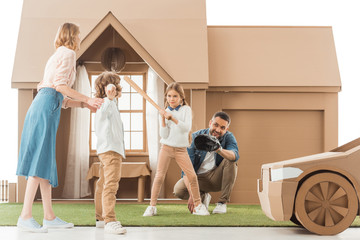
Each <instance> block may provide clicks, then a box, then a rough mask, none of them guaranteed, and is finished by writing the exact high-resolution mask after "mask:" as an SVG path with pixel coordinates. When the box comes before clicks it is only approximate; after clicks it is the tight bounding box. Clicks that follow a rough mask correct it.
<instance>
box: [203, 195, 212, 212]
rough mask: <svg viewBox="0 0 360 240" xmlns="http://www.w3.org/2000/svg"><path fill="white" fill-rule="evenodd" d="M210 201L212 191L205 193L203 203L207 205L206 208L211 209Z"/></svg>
mask: <svg viewBox="0 0 360 240" xmlns="http://www.w3.org/2000/svg"><path fill="white" fill-rule="evenodd" d="M210 201H211V195H210V193H205V196H204V201H203V204H204V205H205V207H206V209H209V204H210Z"/></svg>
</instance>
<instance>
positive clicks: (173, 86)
mask: <svg viewBox="0 0 360 240" xmlns="http://www.w3.org/2000/svg"><path fill="white" fill-rule="evenodd" d="M170 90H174V91H176V92H177V93H178V94H179V95H180V98H181V101H182V102H181V103H180V104H181V105H189V104H188V103H187V102H186V101H185V92H184V89H183V87H182V86H181V85H180V84H179V83H177V82H173V83H170V84H169V85H168V86H167V88H166V91H165V108H167V107H168V106H169V103H168V102H167V100H166V96H167V94H168V92H169V91H170Z"/></svg>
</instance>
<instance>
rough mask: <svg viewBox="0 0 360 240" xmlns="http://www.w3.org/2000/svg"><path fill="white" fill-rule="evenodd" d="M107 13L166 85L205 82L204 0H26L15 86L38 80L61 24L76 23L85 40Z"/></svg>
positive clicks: (14, 69)
mask: <svg viewBox="0 0 360 240" xmlns="http://www.w3.org/2000/svg"><path fill="white" fill-rule="evenodd" d="M109 12H111V14H112V16H113V17H114V18H116V19H117V20H118V22H119V23H120V24H121V25H122V26H123V27H124V29H126V31H127V32H128V35H129V36H132V37H133V38H134V39H136V41H137V42H138V44H139V46H141V49H142V50H143V52H147V53H148V56H151V57H152V58H153V60H154V61H153V62H152V63H151V64H156V65H157V66H155V68H158V69H159V67H160V68H162V73H159V72H158V74H159V76H160V77H161V78H163V80H164V81H166V82H169V81H178V82H197V83H208V79H209V77H208V49H207V26H206V9H205V0H197V1H193V0H172V1H168V0H152V1H148V0H135V1H134V0H103V1H96V0H91V1H89V0H76V1H73V0H61V1H48V0H24V3H23V10H22V16H21V23H20V32H19V37H18V44H17V50H16V55H15V62H14V68H13V75H12V83H13V87H17V86H21V85H22V86H26V83H37V82H39V81H41V80H42V77H43V71H44V67H45V64H46V61H47V60H48V58H49V57H50V55H51V54H52V53H53V52H54V47H53V41H54V37H55V35H56V31H57V28H58V26H59V25H60V24H62V23H64V22H74V23H77V24H79V25H80V31H81V36H82V38H83V39H84V40H85V39H86V36H88V35H89V33H91V32H92V30H93V29H94V28H95V27H96V26H97V25H98V24H99V23H100V22H101V20H103V19H104V18H105V17H106V16H107V15H108V14H109ZM104 30H105V29H104ZM93 40H95V39H93ZM83 50H86V49H83ZM78 57H79V55H78ZM144 60H145V61H146V59H144ZM148 64H149V65H150V67H154V66H152V65H151V64H150V63H149V62H148ZM154 70H155V71H156V69H154ZM165 73H166V74H167V76H163V74H165ZM164 78H165V79H164ZM14 83H24V84H20V85H19V84H18V85H16V84H14Z"/></svg>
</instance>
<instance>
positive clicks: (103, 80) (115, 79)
mask: <svg viewBox="0 0 360 240" xmlns="http://www.w3.org/2000/svg"><path fill="white" fill-rule="evenodd" d="M110 83H111V84H114V85H115V87H116V96H115V97H120V96H121V90H122V89H121V86H120V77H119V75H117V74H116V73H114V72H109V71H105V72H103V73H101V74H100V75H99V76H98V77H97V78H96V80H95V91H96V93H95V97H97V98H104V97H106V92H105V87H106V86H107V85H108V84H110Z"/></svg>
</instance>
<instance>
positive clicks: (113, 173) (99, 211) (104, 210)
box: [94, 72, 126, 234]
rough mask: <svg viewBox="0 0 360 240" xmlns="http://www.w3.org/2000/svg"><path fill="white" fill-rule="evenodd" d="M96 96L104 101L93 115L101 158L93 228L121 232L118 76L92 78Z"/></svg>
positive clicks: (121, 136)
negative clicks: (117, 210)
mask: <svg viewBox="0 0 360 240" xmlns="http://www.w3.org/2000/svg"><path fill="white" fill-rule="evenodd" d="M95 90H96V94H95V97H99V98H104V100H105V101H104V104H103V105H102V106H101V108H100V109H99V110H98V111H97V112H96V114H95V134H96V136H97V145H96V149H97V154H98V156H99V160H100V171H99V173H100V178H99V180H98V181H97V183H96V190H95V198H94V200H95V212H96V227H100V228H102V227H104V224H105V231H104V232H106V233H113V234H123V233H126V229H125V228H123V227H122V226H121V223H120V222H119V221H116V216H115V204H116V192H117V191H118V187H119V181H120V178H121V163H122V160H123V159H125V145H124V128H123V123H122V121H121V118H120V112H119V109H118V105H117V98H119V97H120V96H121V87H120V77H119V76H118V75H117V74H115V73H112V72H104V73H102V74H100V75H99V77H98V78H97V79H96V80H95Z"/></svg>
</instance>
